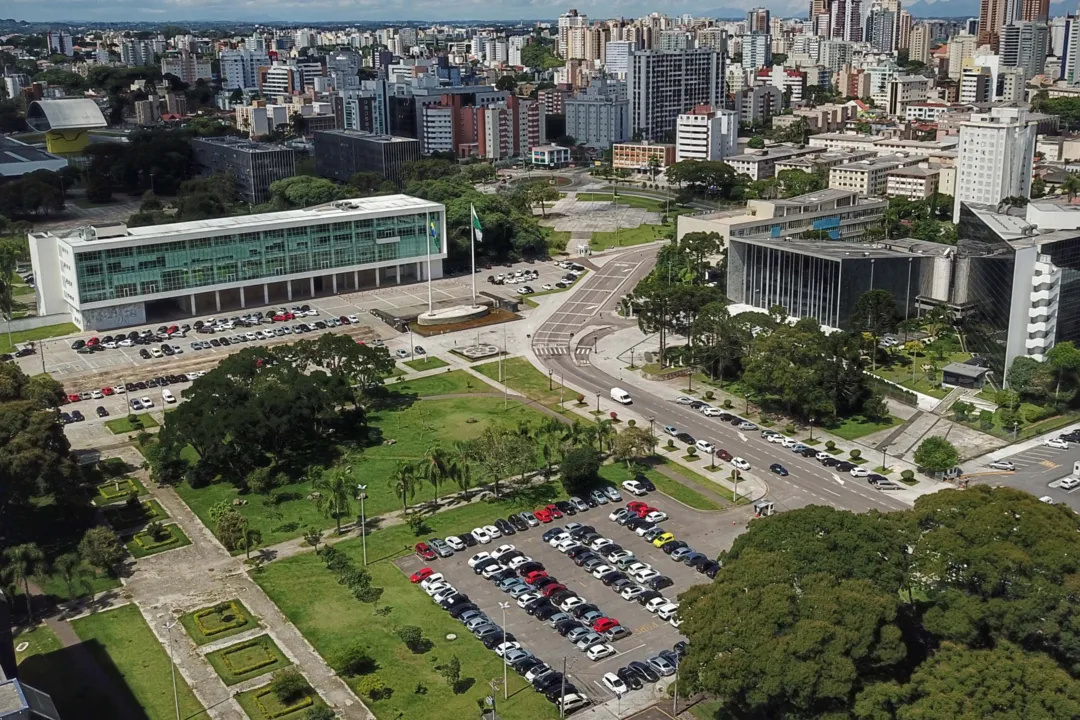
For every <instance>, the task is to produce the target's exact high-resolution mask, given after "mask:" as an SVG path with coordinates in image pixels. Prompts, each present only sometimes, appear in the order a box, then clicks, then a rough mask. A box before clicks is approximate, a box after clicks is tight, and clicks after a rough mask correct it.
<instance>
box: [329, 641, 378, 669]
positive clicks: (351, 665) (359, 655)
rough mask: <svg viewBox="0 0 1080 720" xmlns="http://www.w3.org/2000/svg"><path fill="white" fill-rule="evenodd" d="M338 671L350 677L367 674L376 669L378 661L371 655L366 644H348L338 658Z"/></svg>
mask: <svg viewBox="0 0 1080 720" xmlns="http://www.w3.org/2000/svg"><path fill="white" fill-rule="evenodd" d="M337 668H338V672H340V673H342V674H343V675H348V676H350V677H356V676H357V675H367V674H368V673H372V672H375V670H376V669H378V662H377V661H376V660H375V658H374V657H372V655H371V651H370V650H369V649H368V647H367V646H366V645H361V644H359V643H356V644H353V645H350V646H349V647H348V648H346V650H345V652H344V653H342V655H341V656H340V657H339V658H338V662H337Z"/></svg>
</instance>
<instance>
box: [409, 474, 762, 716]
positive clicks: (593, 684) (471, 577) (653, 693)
mask: <svg viewBox="0 0 1080 720" xmlns="http://www.w3.org/2000/svg"><path fill="white" fill-rule="evenodd" d="M632 499H634V498H630V497H624V498H623V500H622V501H621V502H614V503H609V504H608V505H602V506H600V507H597V508H592V509H590V510H588V511H587V512H581V513H578V514H577V515H575V516H566V517H563V518H562V519H556V520H554V521H553V522H552V523H550V524H543V525H540V526H539V527H531V528H529V529H528V530H525V531H518V532H516V533H515V534H514V535H509V536H504V537H501V538H497V539H494V540H492V542H490V543H489V544H482V545H481V544H478V545H476V546H475V547H469V548H466V549H465V550H462V551H459V552H457V553H455V554H454V556H453V557H450V558H439V559H436V560H433V561H423V560H421V559H420V558H418V557H416V556H415V555H410V556H408V557H405V558H401V559H400V560H398V561H397V564H398V566H399V567H400V568H401V569H402V571H404V572H405V573H406V574H412V573H414V572H416V571H417V570H419V569H421V568H422V567H431V568H432V569H433V570H435V571H436V572H440V573H442V574H443V575H444V576H445V578H446V582H449V583H450V584H451V585H453V586H454V587H455V588H457V590H458V591H459V592H461V593H464V594H466V595H467V596H468V597H469V600H470V601H471V602H472V603H474V604H476V605H477V606H478V607H479V609H480V610H481V611H483V612H484V614H486V615H487V616H488V617H489V618H490V619H491V621H492V622H493V623H495V624H496V625H499V626H502V627H503V628H504V629H505V630H506V632H507V633H512V634H513V635H514V636H515V637H516V638H517V641H518V642H520V643H521V645H522V647H523V648H524V649H526V650H528V651H529V652H531V653H532V654H534V655H535V656H536V657H538V658H539V659H541V660H543V661H544V662H546V663H547V664H548V665H550V666H551V667H552V668H554V669H555V670H556V671H561V669H562V667H563V660H564V658H565V660H566V668H567V682H572V683H573V684H574V685H576V686H577V688H578V690H579V691H580V692H583V693H585V694H587V695H588V696H589V697H590V698H591V699H592V700H593V702H594V703H603V702H607V701H609V700H613V699H614V698H615V695H614V693H612V692H611V691H610V690H609V689H608V688H607V687H605V686H604V685H603V683H602V678H603V676H604V674H605V673H608V672H615V671H617V670H618V669H620V668H622V667H624V666H626V665H627V664H628V663H630V662H631V661H641V662H644V661H646V659H647V658H650V657H652V656H655V655H656V654H657V653H658V652H660V651H662V650H671V649H672V647H673V646H674V645H675V643H676V642H679V641H680V640H683V639H684V638H683V637H682V636H681V635H680V633H679V631H678V630H677V629H676V628H675V627H673V626H672V625H671V624H670V623H669V622H668V621H666V620H663V619H661V618H660V617H658V616H657V615H656V614H655V613H653V612H650V611H649V610H647V609H646V608H645V607H643V606H642V605H640V604H639V603H638V602H637V601H634V600H625V599H623V598H622V597H620V595H619V594H618V593H617V592H615V591H614V590H612V588H610V587H607V586H605V585H604V583H603V582H601V581H600V580H598V579H596V578H595V577H593V576H592V575H591V574H590V573H589V572H588V571H586V570H585V569H584V568H583V567H578V566H577V565H576V564H575V562H574V561H573V560H571V559H570V558H569V557H568V556H567V555H565V554H563V553H561V552H560V551H559V550H556V549H555V548H554V547H551V546H550V545H549V544H548V543H547V542H545V541H544V540H543V539H542V535H543V534H544V533H547V532H548V531H550V530H552V529H553V528H558V527H564V526H566V524H567V523H568V522H576V523H579V524H585V525H591V526H593V527H594V528H595V529H596V532H597V533H599V534H600V535H602V536H603V537H606V538H609V539H610V540H612V541H613V542H615V543H616V544H618V545H620V546H622V548H623V549H624V550H628V551H630V552H632V553H633V554H634V555H635V556H636V558H637V559H638V560H639V561H641V562H645V563H648V564H649V565H651V566H652V567H653V568H654V569H655V570H657V571H659V572H660V573H662V574H663V575H666V576H668V577H670V578H671V580H672V581H673V585H672V586H671V587H668V588H666V589H664V590H662V594H663V596H664V597H666V598H667V599H669V600H671V601H675V600H676V597H677V595H678V594H679V593H681V592H683V591H684V590H686V589H687V588H688V587H690V586H691V585H694V584H700V583H704V582H709V580H708V578H707V577H706V576H705V575H702V574H699V573H698V572H697V571H696V570H694V569H693V568H690V567H688V566H686V565H684V564H682V563H680V562H676V561H675V560H672V558H671V557H669V556H668V555H666V554H665V553H664V552H663V551H662V550H661V549H659V548H657V547H654V546H653V544H652V543H651V542H648V541H646V540H644V539H643V538H642V537H639V536H638V535H637V534H636V533H635V532H634V531H633V530H630V529H627V528H626V527H623V526H621V525H619V524H617V523H615V522H613V521H611V520H609V515H610V513H611V512H613V511H614V510H616V509H619V508H623V507H625V506H626V502H627V501H628V500H632ZM640 499H642V500H645V501H647V502H648V503H649V504H650V505H652V506H655V507H656V508H658V509H660V510H663V511H664V512H666V513H667V514H668V515H669V518H668V519H667V520H665V521H663V522H662V523H661V524H662V525H663V527H664V529H666V530H667V531H669V532H671V533H673V534H674V535H675V538H676V539H680V538H684V539H689V538H693V545H694V547H695V549H696V550H698V551H700V552H702V553H705V554H707V555H708V556H709V557H715V556H716V555H717V554H719V552H720V551H721V550H723V549H726V548H727V547H730V544H731V541H732V540H733V538H734V537H735V535H736V534H737V533H738V532H740V531H741V529H742V527H743V524H744V521H740V522H738V523H737V525H736V524H735V523H732V522H731V520H730V519H729V518H727V514H724V515H718V514H716V513H702V512H697V511H694V510H691V509H689V508H685V507H683V506H680V505H679V504H678V503H675V502H674V501H672V500H670V499H669V498H667V497H666V496H664V495H662V494H659V493H650V494H649V496H647V497H645V498H640ZM735 512H738V511H735ZM742 515H745V513H742V514H741V515H740V517H741V516H742ZM494 520H495V518H492V521H494ZM725 526H726V527H725ZM503 544H511V545H513V546H514V547H515V548H516V549H517V550H518V551H521V552H523V553H525V555H527V556H528V557H530V558H532V559H533V560H534V561H537V562H540V563H542V564H543V565H544V567H545V570H546V572H547V573H548V574H549V575H550V576H552V577H555V578H557V579H558V581H559V582H560V583H561V584H563V585H565V586H566V588H567V590H570V591H573V592H574V593H576V594H578V595H579V596H580V597H582V598H583V599H585V600H586V601H587V602H589V603H592V604H594V605H596V606H598V607H599V609H600V611H601V612H603V614H604V615H605V616H607V617H612V618H615V619H616V620H618V621H619V624H620V625H622V626H623V627H625V628H627V629H629V630H631V631H632V633H631V634H630V635H629V636H626V637H623V638H621V639H619V640H617V641H614V642H613V643H612V645H613V646H614V648H615V650H616V654H615V655H612V656H610V657H607V658H604V659H601V660H598V661H595V662H594V661H591V660H590V659H588V658H587V657H586V655H585V653H584V652H583V651H581V650H579V649H578V648H577V647H576V646H574V645H573V644H572V643H571V642H569V641H568V640H567V639H566V638H564V637H562V636H561V635H560V634H559V633H558V632H557V631H556V630H555V629H553V628H552V627H551V626H550V625H549V624H548V623H547V622H546V621H541V620H538V619H536V618H534V617H531V616H530V615H528V614H527V613H526V612H525V610H524V609H522V608H521V607H519V606H518V604H517V602H516V601H515V600H514V599H513V598H512V596H511V595H509V594H506V593H503V592H502V591H501V590H500V589H499V588H498V587H497V586H496V585H495V584H494V583H493V582H491V581H488V580H485V579H484V578H482V577H481V576H479V575H477V574H476V573H475V572H474V571H473V569H471V568H470V567H469V565H468V561H469V559H470V558H471V557H473V556H474V555H475V554H476V553H478V552H490V551H492V550H494V549H495V548H497V547H499V546H500V545H503ZM416 591H417V592H423V591H422V590H421V589H420V588H417V590H416ZM500 603H509V607H508V608H506V609H505V624H504V623H503V617H504V615H503V613H504V610H503V608H501V607H500V605H499V604H500ZM510 672H511V673H513V672H514V670H513V669H511V670H510ZM671 679H672V678H665V679H663V680H666V681H669V680H671ZM665 684H666V682H662V683H660V685H661V686H662V685H665ZM660 692H661V691H660V689H659V688H658V687H657V686H655V685H653V684H651V683H645V684H644V687H643V688H642V689H641V690H636V691H631V692H630V693H629V694H628V695H626V696H624V697H623V698H622V699H621V701H620V704H621V706H622V707H623V708H627V707H631V706H633V705H635V704H636V705H637V706H638V707H642V706H644V704H647V703H648V702H651V701H652V700H654V699H655V697H657V696H659V693H660ZM635 700H638V701H643V702H641V703H640V704H639V703H635Z"/></svg>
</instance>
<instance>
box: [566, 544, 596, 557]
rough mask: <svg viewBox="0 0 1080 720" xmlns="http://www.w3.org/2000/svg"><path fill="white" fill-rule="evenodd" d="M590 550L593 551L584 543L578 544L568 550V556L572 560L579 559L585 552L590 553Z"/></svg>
mask: <svg viewBox="0 0 1080 720" xmlns="http://www.w3.org/2000/svg"><path fill="white" fill-rule="evenodd" d="M588 552H592V551H591V550H589V548H587V547H585V546H584V545H578V546H577V547H572V548H570V549H569V550H567V551H566V557H568V558H570V559H571V560H577V559H578V558H579V557H581V556H582V555H584V554H585V553H588Z"/></svg>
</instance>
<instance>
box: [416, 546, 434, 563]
mask: <svg viewBox="0 0 1080 720" xmlns="http://www.w3.org/2000/svg"><path fill="white" fill-rule="evenodd" d="M413 550H415V551H416V557H418V558H420V559H421V560H428V561H431V560H434V559H435V558H437V557H438V555H436V554H435V551H434V550H432V549H431V548H430V547H428V544H427V543H416V546H415V547H414V548H413Z"/></svg>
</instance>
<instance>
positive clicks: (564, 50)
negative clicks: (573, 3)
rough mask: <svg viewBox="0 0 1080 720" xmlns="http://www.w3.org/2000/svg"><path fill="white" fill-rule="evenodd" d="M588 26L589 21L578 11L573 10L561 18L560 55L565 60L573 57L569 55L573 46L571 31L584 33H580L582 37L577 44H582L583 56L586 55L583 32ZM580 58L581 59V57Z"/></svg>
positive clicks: (559, 27) (559, 28)
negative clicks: (569, 50)
mask: <svg viewBox="0 0 1080 720" xmlns="http://www.w3.org/2000/svg"><path fill="white" fill-rule="evenodd" d="M588 24H589V19H588V18H587V17H585V16H584V15H581V14H579V13H578V11H577V10H573V9H571V10H568V11H567V12H565V13H563V14H562V15H560V16H559V26H558V30H559V53H560V54H561V55H562V56H563V57H564V58H570V57H572V56H571V55H569V54H568V48H569V47H570V44H571V39H570V36H571V30H580V31H582V33H578V34H579V35H580V39H579V40H577V42H580V46H581V53H582V55H584V52H585V37H584V33H583V31H584V29H585V28H586V26H588ZM578 57H581V55H579V56H578Z"/></svg>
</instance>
